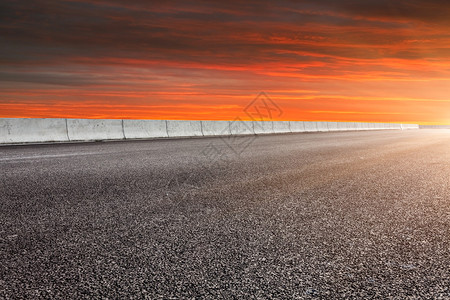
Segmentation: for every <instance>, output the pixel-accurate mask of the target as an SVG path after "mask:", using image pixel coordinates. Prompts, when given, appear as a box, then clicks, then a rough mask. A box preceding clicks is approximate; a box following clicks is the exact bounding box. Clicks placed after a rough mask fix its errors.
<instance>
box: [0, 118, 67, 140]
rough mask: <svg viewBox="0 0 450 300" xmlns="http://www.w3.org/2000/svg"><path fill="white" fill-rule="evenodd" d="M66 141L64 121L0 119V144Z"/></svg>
mask: <svg viewBox="0 0 450 300" xmlns="http://www.w3.org/2000/svg"><path fill="white" fill-rule="evenodd" d="M67 141H69V138H68V137H67V129H66V120H65V119H0V144H14V143H40V142H67Z"/></svg>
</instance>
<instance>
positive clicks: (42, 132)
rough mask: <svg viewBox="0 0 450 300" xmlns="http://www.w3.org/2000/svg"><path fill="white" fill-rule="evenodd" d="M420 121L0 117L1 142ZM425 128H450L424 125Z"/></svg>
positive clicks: (362, 126) (292, 130)
mask: <svg viewBox="0 0 450 300" xmlns="http://www.w3.org/2000/svg"><path fill="white" fill-rule="evenodd" d="M418 128H419V125H416V124H394V123H357V122H315V121H242V120H239V119H238V120H234V121H189V120H185V121H178V120H95V119H0V144H20V143H43V142H69V141H96V140H123V139H153V138H178V137H202V136H226V135H253V134H256V135H260V134H274V133H297V132H326V131H347V130H388V129H389V130H392V129H397V130H399V129H403V130H406V129H418ZM421 128H449V129H450V125H448V126H446V127H445V126H440V127H436V126H421Z"/></svg>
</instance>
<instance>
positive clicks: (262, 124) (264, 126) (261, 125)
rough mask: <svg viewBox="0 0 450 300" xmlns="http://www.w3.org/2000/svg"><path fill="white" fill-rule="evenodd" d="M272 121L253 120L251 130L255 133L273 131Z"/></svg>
mask: <svg viewBox="0 0 450 300" xmlns="http://www.w3.org/2000/svg"><path fill="white" fill-rule="evenodd" d="M273 126H274V122H272V121H253V131H254V133H255V134H269V133H274V131H273Z"/></svg>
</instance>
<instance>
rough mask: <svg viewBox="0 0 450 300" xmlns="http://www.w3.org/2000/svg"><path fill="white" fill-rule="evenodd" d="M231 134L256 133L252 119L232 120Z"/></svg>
mask: <svg viewBox="0 0 450 300" xmlns="http://www.w3.org/2000/svg"><path fill="white" fill-rule="evenodd" d="M230 131H231V135H245V134H255V131H254V129H253V122H252V121H241V120H234V121H230Z"/></svg>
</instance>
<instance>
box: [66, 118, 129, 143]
mask: <svg viewBox="0 0 450 300" xmlns="http://www.w3.org/2000/svg"><path fill="white" fill-rule="evenodd" d="M67 132H68V136H69V140H70V141H92V140H121V139H124V138H125V136H124V134H123V126H122V120H92V119H67Z"/></svg>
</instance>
